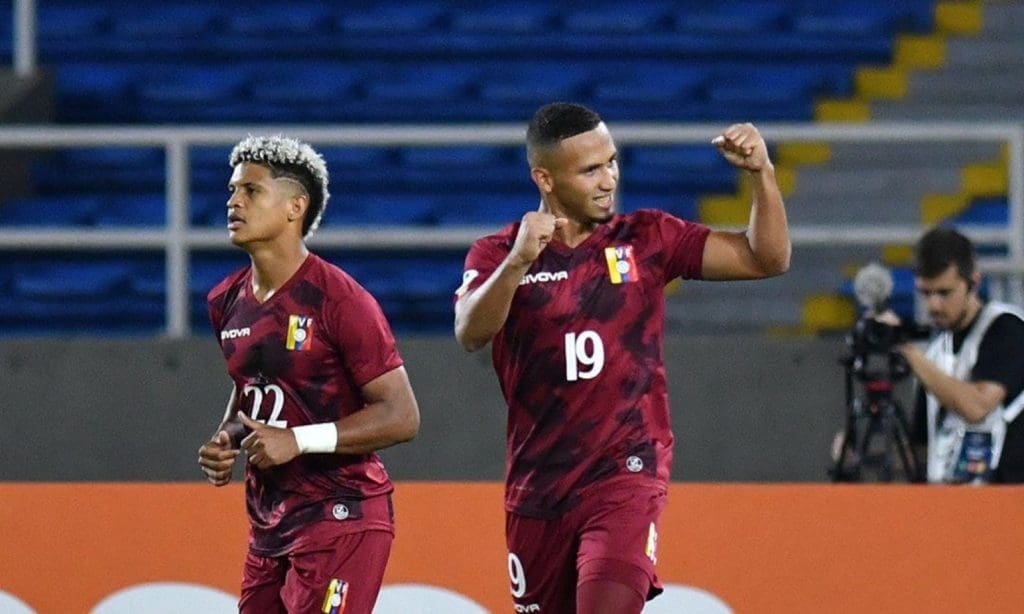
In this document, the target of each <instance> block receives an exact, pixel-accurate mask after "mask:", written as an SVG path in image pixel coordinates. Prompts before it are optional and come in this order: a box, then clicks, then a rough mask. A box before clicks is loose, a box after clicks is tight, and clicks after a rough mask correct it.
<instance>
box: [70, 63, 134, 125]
mask: <svg viewBox="0 0 1024 614" xmlns="http://www.w3.org/2000/svg"><path fill="white" fill-rule="evenodd" d="M133 72H134V69H132V68H131V67H124V66H118V65H111V64H104V63H99V62H88V63H78V62H66V63H64V62H62V63H60V64H57V65H56V66H55V67H54V73H55V74H54V93H55V97H56V106H57V119H59V120H60V121H64V122H82V121H88V122H107V123H116V122H127V121H131V120H135V119H137V117H136V113H135V104H134V99H133V97H132V96H131V94H130V87H131V83H132V80H133Z"/></svg>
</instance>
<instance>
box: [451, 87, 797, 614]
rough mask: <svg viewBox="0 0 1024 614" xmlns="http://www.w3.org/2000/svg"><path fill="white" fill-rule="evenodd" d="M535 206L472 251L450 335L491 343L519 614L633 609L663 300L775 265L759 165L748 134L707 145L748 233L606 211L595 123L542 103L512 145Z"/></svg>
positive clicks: (660, 450) (661, 459)
mask: <svg viewBox="0 0 1024 614" xmlns="http://www.w3.org/2000/svg"><path fill="white" fill-rule="evenodd" d="M526 140H527V153H528V159H529V163H530V167H531V168H530V173H531V176H532V178H533V181H534V183H535V184H536V185H537V187H538V189H539V190H540V194H541V202H540V206H539V208H538V209H537V210H536V211H530V212H528V213H526V214H525V215H524V216H523V218H522V219H521V220H520V221H518V222H515V223H513V224H510V225H508V226H506V227H505V228H504V229H502V230H501V231H499V232H498V233H496V234H493V235H489V236H486V237H483V238H481V239H479V240H477V241H476V242H475V243H474V244H473V246H472V247H471V248H470V250H469V254H468V255H467V257H466V263H465V273H464V275H463V283H462V286H461V287H460V288H459V289H458V290H457V291H456V303H455V336H456V338H457V339H458V341H459V342H460V343H461V344H462V345H463V346H464V347H465V348H466V349H467V350H470V351H473V350H477V349H479V348H481V347H483V346H484V345H486V344H487V343H488V342H492V358H493V362H494V369H495V371H496V372H497V375H498V380H499V383H500V384H501V390H502V393H503V395H504V397H505V400H506V403H507V404H508V407H509V412H508V444H507V463H506V490H505V509H506V511H507V514H506V539H507V543H508V550H509V555H508V570H509V575H510V580H511V590H512V596H513V598H514V601H515V609H516V611H517V612H558V613H559V614H565V613H571V612H579V613H586V614H594V613H615V614H623V613H636V612H640V611H641V610H642V608H643V604H644V602H645V601H646V600H647V599H651V598H653V597H654V596H656V595H657V594H659V593H660V592H662V588H661V585H660V583H659V581H658V578H657V576H656V574H655V563H656V560H657V542H658V532H659V530H660V527H659V525H658V518H659V516H660V514H661V511H662V509H663V508H664V506H665V500H666V492H667V483H668V479H669V467H670V465H671V461H672V441H673V435H672V431H671V428H670V425H669V413H668V399H667V393H666V386H665V366H664V364H663V359H662V338H663V335H664V308H665V303H664V286H665V284H667V283H668V282H670V281H671V280H673V279H674V278H676V277H684V278H688V279H708V280H726V279H759V278H764V277H770V276H773V275H780V274H782V273H783V272H785V271H786V270H787V269H788V268H789V258H790V242H789V232H788V226H787V222H786V213H785V209H784V207H783V202H782V196H781V194H780V192H779V188H778V186H777V183H776V180H775V174H774V168H773V166H772V163H771V161H770V160H769V158H768V152H767V149H766V146H765V142H764V140H763V139H762V138H761V135H760V133H759V132H758V131H757V129H756V128H755V127H754V126H752V125H751V124H736V125H733V126H730V127H729V128H727V129H726V130H725V131H724V132H722V134H721V135H719V136H718V137H716V138H715V139H714V140H713V141H712V143H713V144H714V145H715V146H716V147H717V148H718V150H719V151H720V152H721V154H722V155H723V156H724V157H725V158H726V160H728V161H729V162H730V163H732V164H733V165H734V166H736V167H738V168H740V169H743V170H745V171H746V172H747V174H748V175H749V177H750V179H751V183H752V185H753V195H754V196H753V205H752V208H751V213H750V224H749V227H748V228H747V229H746V230H745V231H743V232H723V231H717V230H711V229H709V228H707V227H706V226H702V225H700V224H695V223H692V222H688V221H684V220H681V219H679V218H676V217H673V216H671V215H669V214H667V213H664V212H661V211H655V210H640V211H636V212H634V213H630V214H628V215H621V214H618V213H616V202H615V198H616V186H617V184H618V181H619V166H618V153H617V151H616V148H615V143H614V141H613V140H612V137H611V135H610V134H609V132H608V128H607V127H606V126H605V124H604V122H602V121H601V118H600V117H599V116H598V115H597V114H596V113H595V112H593V111H592V110H590V109H588V108H586V107H583V106H581V105H577V104H570V103H553V104H550V105H546V106H544V107H541V108H540V109H539V110H538V111H537V113H536V114H535V115H534V117H533V120H532V121H531V123H530V126H529V129H528V130H527V135H526Z"/></svg>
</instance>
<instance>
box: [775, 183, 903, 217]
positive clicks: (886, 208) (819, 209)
mask: <svg viewBox="0 0 1024 614" xmlns="http://www.w3.org/2000/svg"><path fill="white" fill-rule="evenodd" d="M920 211H921V201H920V199H919V198H907V199H903V200H897V199H893V198H890V197H888V196H886V195H859V196H858V195H849V196H846V197H844V198H836V197H818V196H815V195H809V194H802V193H800V192H799V191H797V192H795V193H793V194H792V195H790V196H789V197H788V198H787V199H786V213H787V215H788V217H789V220H790V223H792V224H880V225H882V224H899V225H904V224H918V223H920V221H921V214H920Z"/></svg>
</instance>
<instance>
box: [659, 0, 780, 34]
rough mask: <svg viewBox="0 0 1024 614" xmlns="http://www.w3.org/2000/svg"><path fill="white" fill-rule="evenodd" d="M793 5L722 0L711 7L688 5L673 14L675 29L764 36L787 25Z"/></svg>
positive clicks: (747, 0) (745, 0)
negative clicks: (723, 0)
mask: <svg viewBox="0 0 1024 614" xmlns="http://www.w3.org/2000/svg"><path fill="white" fill-rule="evenodd" d="M790 10H791V7H790V6H789V5H788V4H786V3H781V2H780V3H774V2H750V1H749V0H743V1H740V2H720V3H716V4H715V5H714V6H711V7H704V6H702V7H700V8H699V9H698V8H695V7H693V6H688V7H686V8H682V9H679V10H675V11H673V13H672V17H673V22H674V23H675V28H676V30H679V31H681V32H699V33H707V34H726V35H734V34H753V35H758V36H764V35H766V34H768V33H770V32H777V31H781V30H782V29H783V28H785V27H786V26H787V25H788V24H787V21H788V19H789V13H790Z"/></svg>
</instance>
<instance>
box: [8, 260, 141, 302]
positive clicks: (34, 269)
mask: <svg viewBox="0 0 1024 614" xmlns="http://www.w3.org/2000/svg"><path fill="white" fill-rule="evenodd" d="M130 268H131V264H130V263H128V262H124V261H122V262H117V261H110V260H98V261H91V262H90V261H85V260H80V261H74V262H64V261H62V260H60V259H53V260H50V261H43V262H38V263H34V264H32V265H29V266H27V267H26V268H25V269H24V270H22V271H19V272H18V273H16V274H15V276H14V283H13V287H14V291H15V292H16V293H17V294H18V295H20V296H22V297H27V298H54V299H63V300H65V301H67V300H69V299H75V298H104V297H109V296H110V295H111V294H112V293H113V292H114V291H115V290H118V289H123V287H124V286H125V284H126V283H127V281H128V272H129V269H130Z"/></svg>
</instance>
